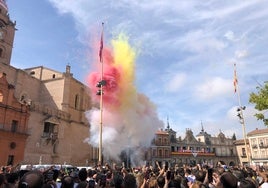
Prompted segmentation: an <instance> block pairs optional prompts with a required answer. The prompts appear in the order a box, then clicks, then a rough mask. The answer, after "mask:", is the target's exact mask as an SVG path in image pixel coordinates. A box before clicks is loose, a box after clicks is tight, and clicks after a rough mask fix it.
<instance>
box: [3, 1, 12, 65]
mask: <svg viewBox="0 0 268 188" xmlns="http://www.w3.org/2000/svg"><path fill="white" fill-rule="evenodd" d="M15 25H16V22H12V21H11V20H10V18H9V14H8V8H7V4H6V1H5V0H0V63H4V64H7V65H10V60H11V54H12V48H13V41H14V36H15V30H16V28H15Z"/></svg>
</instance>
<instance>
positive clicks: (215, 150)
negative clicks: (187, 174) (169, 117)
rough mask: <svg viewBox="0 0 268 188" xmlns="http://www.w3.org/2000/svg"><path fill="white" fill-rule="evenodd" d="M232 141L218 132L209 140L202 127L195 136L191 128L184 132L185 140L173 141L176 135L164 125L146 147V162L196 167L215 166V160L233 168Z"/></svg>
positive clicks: (233, 147) (175, 139) (235, 163)
mask: <svg viewBox="0 0 268 188" xmlns="http://www.w3.org/2000/svg"><path fill="white" fill-rule="evenodd" d="M233 142H234V140H233V139H231V138H227V137H225V135H224V134H223V133H222V132H220V133H219V134H218V136H216V137H213V136H211V135H210V134H208V133H207V132H205V131H204V129H203V128H202V130H201V132H200V133H199V134H197V135H196V136H194V135H193V132H192V130H191V129H186V133H185V137H184V138H183V139H182V138H180V137H179V138H177V137H176V132H175V131H174V130H172V129H171V128H170V126H169V124H168V126H167V128H166V129H165V130H159V131H158V132H156V134H155V138H154V140H153V142H152V147H151V148H150V152H149V153H150V154H149V155H148V156H150V157H147V161H149V162H151V163H152V164H155V162H156V161H158V163H160V164H164V163H168V164H169V165H171V166H173V165H175V164H179V165H181V166H182V165H183V164H189V165H196V164H207V165H216V164H217V163H218V162H219V161H221V162H223V163H225V164H226V165H237V164H238V163H239V161H238V157H237V152H236V148H235V146H234V144H233Z"/></svg>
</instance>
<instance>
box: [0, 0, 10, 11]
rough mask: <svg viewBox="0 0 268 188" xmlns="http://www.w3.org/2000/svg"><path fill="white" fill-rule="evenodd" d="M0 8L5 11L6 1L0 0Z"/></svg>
mask: <svg viewBox="0 0 268 188" xmlns="http://www.w3.org/2000/svg"><path fill="white" fill-rule="evenodd" d="M0 6H1V7H3V8H4V9H5V10H6V11H7V9H8V8H7V3H6V0H0Z"/></svg>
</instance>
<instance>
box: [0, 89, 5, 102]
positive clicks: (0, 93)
mask: <svg viewBox="0 0 268 188" xmlns="http://www.w3.org/2000/svg"><path fill="white" fill-rule="evenodd" d="M3 101H4V95H3V93H2V92H1V91H0V102H3Z"/></svg>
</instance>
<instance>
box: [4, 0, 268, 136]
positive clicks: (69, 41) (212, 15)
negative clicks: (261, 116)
mask: <svg viewBox="0 0 268 188" xmlns="http://www.w3.org/2000/svg"><path fill="white" fill-rule="evenodd" d="M7 4H8V8H9V14H10V18H11V20H13V21H16V28H17V31H16V35H15V42H14V48H13V55H12V59H11V64H12V65H13V66H15V67H18V68H28V67H34V66H40V65H43V66H45V67H49V68H52V69H55V70H58V71H60V72H64V71H65V66H66V65H67V64H70V66H71V71H72V73H73V75H74V77H75V78H76V79H78V80H80V81H81V82H83V83H85V82H84V80H85V77H86V76H87V74H88V73H89V72H90V57H91V56H92V49H91V48H90V41H92V40H93V38H96V33H100V32H101V23H102V22H104V23H105V32H104V43H105V45H110V44H109V42H110V40H111V39H112V38H113V37H115V36H116V35H117V34H118V33H120V32H124V33H126V34H127V35H128V36H129V41H130V43H131V45H132V46H135V47H136V48H137V49H138V50H139V51H138V52H139V53H138V56H137V59H136V86H137V89H138V91H139V92H140V93H143V94H145V95H146V96H148V97H149V98H150V100H151V101H152V102H153V103H154V104H155V105H156V106H157V109H158V114H159V118H160V119H161V120H163V121H164V122H165V123H166V121H167V117H168V118H169V123H170V126H171V128H172V129H173V130H175V131H177V135H178V136H184V133H185V129H186V128H191V129H192V130H193V132H194V134H197V133H199V131H200V130H201V122H202V124H203V127H204V129H205V131H207V132H208V133H210V134H212V135H213V136H214V135H218V134H219V132H220V130H221V131H222V132H223V133H224V134H225V135H226V136H228V137H231V136H232V135H233V133H235V134H236V135H237V137H238V138H242V135H243V134H242V128H241V124H240V123H239V120H238V118H237V116H236V115H237V113H236V109H237V106H238V96H237V94H235V93H234V86H233V71H234V67H233V64H234V63H236V64H237V75H238V83H239V85H238V87H239V91H240V97H241V103H242V105H245V106H246V107H247V108H246V110H245V111H244V115H245V125H246V131H251V130H254V129H255V128H265V127H264V125H263V124H262V122H260V121H257V120H256V119H255V117H254V116H253V114H254V113H255V110H254V106H253V105H252V104H249V102H248V100H249V94H250V93H251V92H256V86H258V85H259V84H263V83H264V81H267V80H268V79H267V78H268V74H267V73H268V66H267V65H268V63H267V61H268V54H267V52H266V48H267V46H268V44H267V43H268V33H267V30H268V19H267V18H268V8H267V7H268V1H258V0H255V1H242V0H239V1H237V0H232V1H231V0H227V1H217V0H210V1H198V0H195V1H192V0H185V1H183V0H181V1H177V0H169V1H164V0H162V1H160V0H156V1H150V2H147V1H142V0H120V1H114V0H112V1H105V0H98V1H94V0H91V1H88V0H76V1H71V0H42V1H36V0H27V1H17V0H8V1H7Z"/></svg>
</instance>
